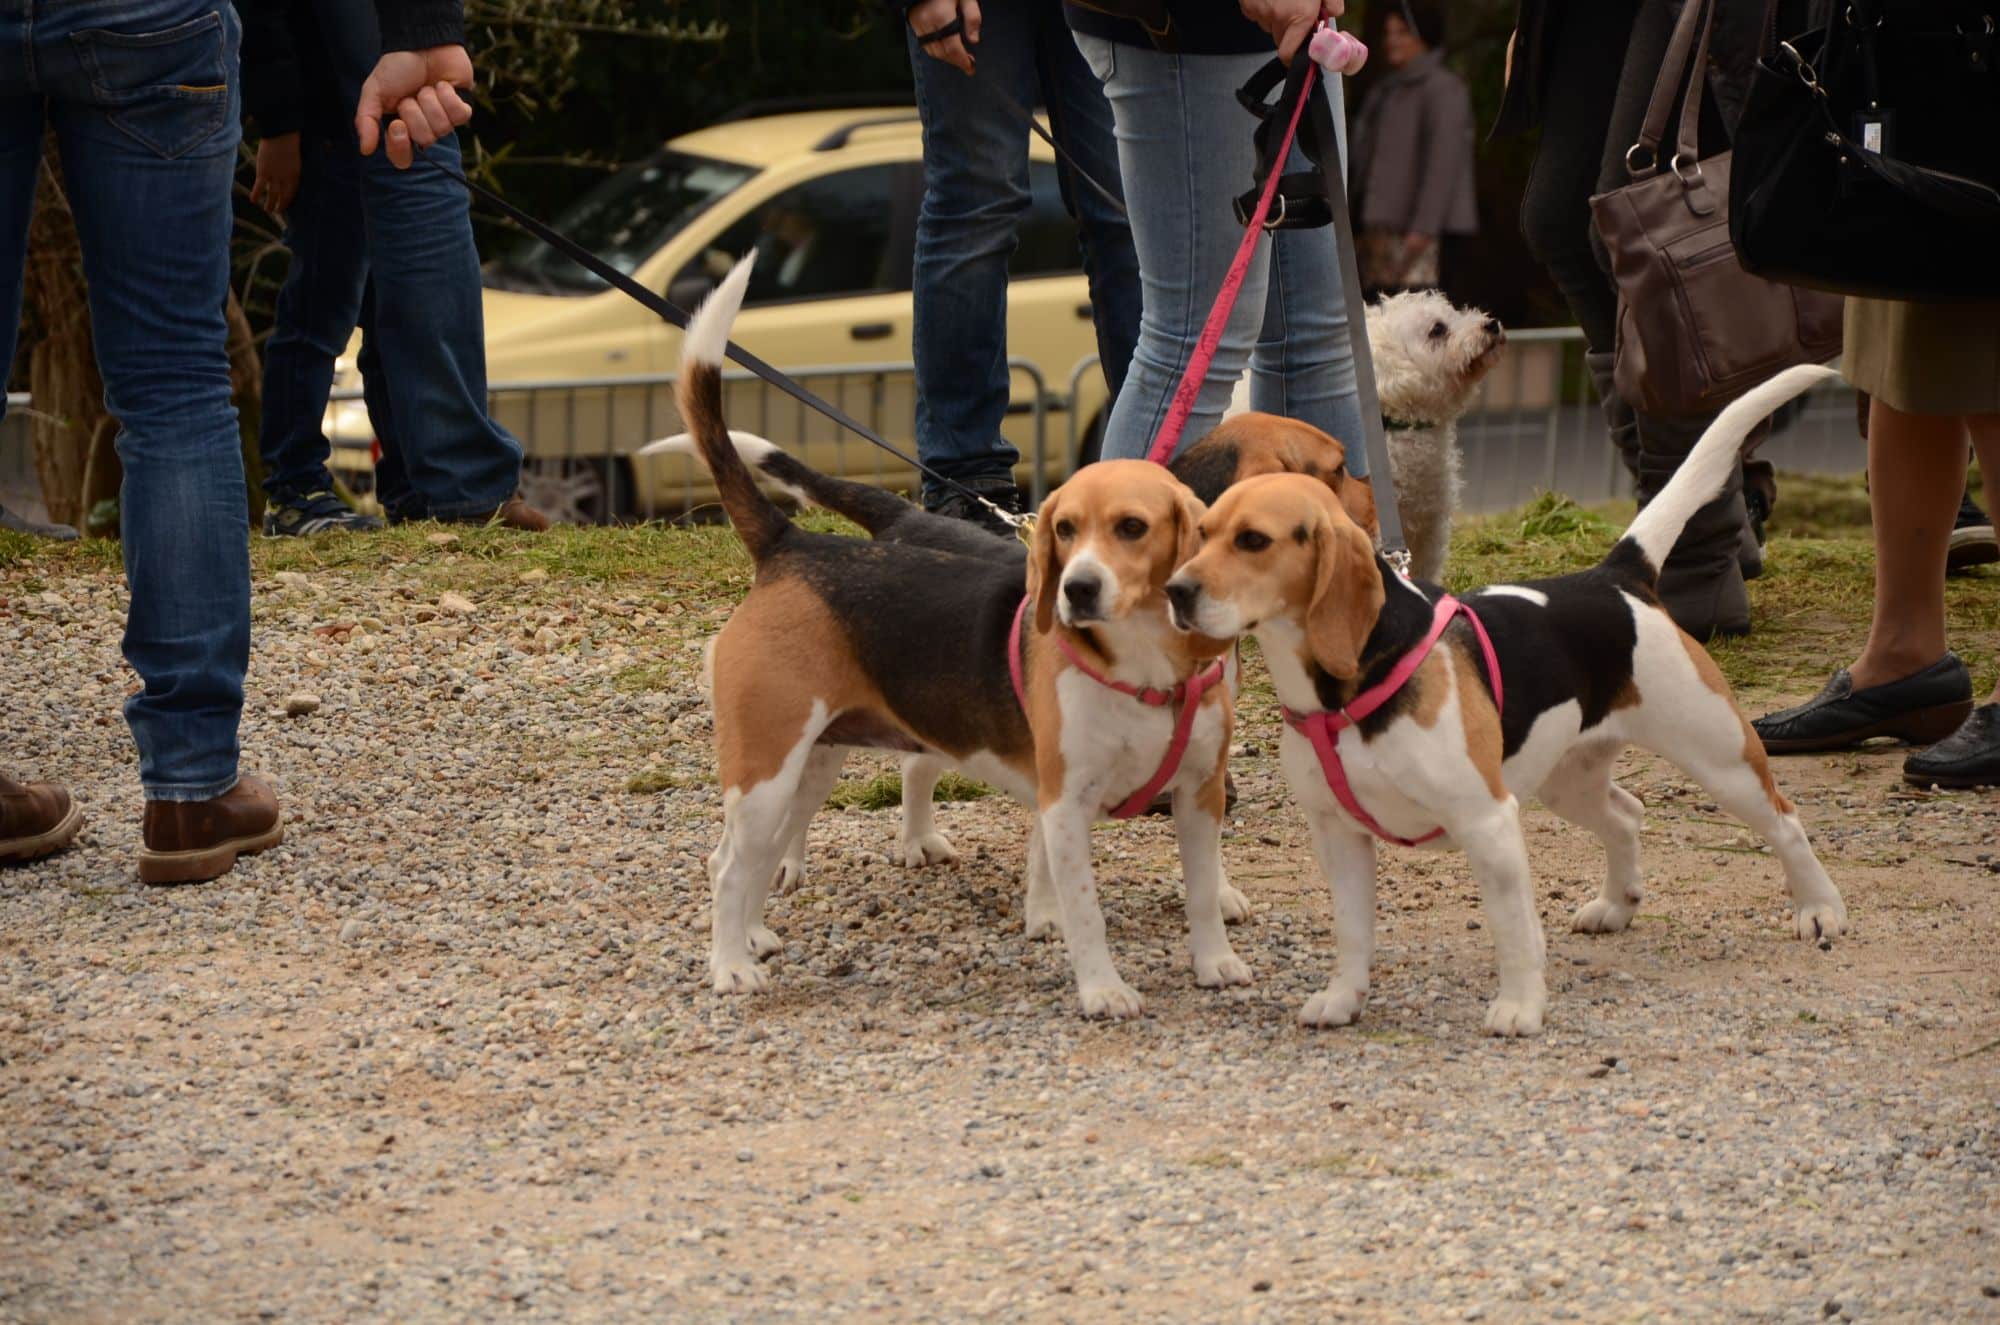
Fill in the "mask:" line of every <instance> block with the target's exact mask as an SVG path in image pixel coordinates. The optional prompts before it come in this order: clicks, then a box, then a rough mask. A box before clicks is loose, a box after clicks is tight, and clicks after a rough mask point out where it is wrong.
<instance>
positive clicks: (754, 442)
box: [633, 428, 816, 506]
mask: <svg viewBox="0 0 2000 1325" xmlns="http://www.w3.org/2000/svg"><path fill="white" fill-rule="evenodd" d="M729 440H730V441H731V442H733V443H735V445H736V454H737V455H740V456H742V457H743V463H744V464H746V465H748V466H750V468H751V469H753V470H755V471H756V472H757V475H758V477H760V478H762V479H763V480H764V481H765V482H766V483H768V484H770V485H771V486H772V487H774V488H776V489H778V491H780V492H782V493H785V494H786V495H787V496H789V497H791V498H792V499H793V500H794V501H796V502H798V503H799V504H800V505H802V506H812V505H815V504H816V503H815V502H814V501H813V498H812V494H811V493H809V492H807V491H806V490H805V489H804V488H801V487H799V486H798V485H797V484H793V483H787V482H785V480H784V479H782V478H780V477H778V476H777V475H776V474H774V473H772V472H771V471H770V470H768V469H766V468H765V467H764V461H765V459H766V458H767V457H769V456H772V455H776V454H779V453H780V448H779V446H778V444H777V443H776V442H773V441H769V440H767V439H766V438H763V437H759V436H758V435H757V434H756V433H754V432H744V431H743V430H742V429H740V428H731V429H730V430H729ZM633 454H634V455H684V456H689V457H691V458H693V459H695V460H699V459H701V447H700V446H699V445H697V444H696V442H695V440H694V434H693V433H691V432H677V433H675V434H674V435H673V436H672V437H662V438H661V439H660V440H659V441H657V442H647V443H646V444H645V445H644V446H642V447H640V448H639V449H638V450H637V451H634V452H633Z"/></svg>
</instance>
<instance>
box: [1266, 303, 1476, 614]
mask: <svg viewBox="0 0 2000 1325" xmlns="http://www.w3.org/2000/svg"><path fill="white" fill-rule="evenodd" d="M1506 343H1507V335H1506V333H1505V332H1504V331H1503V330H1502V329H1501V326H1500V322H1499V319H1497V318H1492V317H1488V316H1487V315H1486V312H1485V310H1483V309H1478V308H1455V307H1453V306H1452V304H1451V301H1450V300H1448V299H1446V298H1445V297H1444V296H1443V295H1442V294H1440V293H1438V292H1437V291H1436V290H1415V291H1411V292H1409V293H1406V294H1392V295H1384V296H1383V297H1382V298H1380V299H1378V300H1376V301H1375V302H1374V303H1373V304H1370V305H1369V306H1368V347H1369V349H1370V350H1371V351H1372V352H1373V355H1374V359H1375V389H1376V392H1377V394H1379V395H1380V397H1381V400H1382V418H1383V422H1384V423H1385V424H1386V425H1387V427H1388V431H1389V465H1390V468H1391V469H1392V470H1393V471H1394V477H1395V483H1396V508H1397V510H1398V511H1399V512H1400V513H1401V515H1402V517H1403V537H1404V540H1405V541H1406V542H1407V543H1408V544H1409V546H1410V574H1411V575H1413V576H1414V577H1416V578H1417V579H1420V580H1432V581H1435V580H1436V579H1437V578H1438V577H1439V576H1440V575H1442V574H1443V573H1444V560H1445V554H1446V552H1447V551H1448V550H1449V549H1450V547H1451V517H1452V513H1453V512H1454V511H1456V510H1457V509H1458V419H1459V416H1460V415H1462V414H1464V413H1465V409H1466V406H1467V405H1469V404H1471V403H1472V393H1473V391H1474V390H1475V389H1477V387H1478V386H1479V383H1480V382H1481V381H1482V380H1484V379H1485V377H1486V374H1487V371H1488V370H1489V369H1491V368H1492V367H1493V365H1494V363H1495V362H1496V361H1498V359H1499V358H1500V351H1501V349H1502V348H1503V347H1504V346H1505V345H1506ZM1249 407H1250V399H1249V378H1248V375H1247V374H1246V375H1245V377H1244V378H1243V379H1242V380H1240V381H1238V382H1237V384H1236V392H1235V394H1234V395H1233V396H1232V397H1231V399H1230V402H1229V411H1228V412H1229V413H1230V414H1238V413H1241V412H1243V411H1244V410H1246V409H1248V408H1249ZM1339 440H1340V441H1342V442H1344V443H1346V444H1348V445H1349V446H1353V447H1358V446H1360V444H1361V439H1360V438H1358V437H1354V438H1348V437H1343V438H1341V439H1339Z"/></svg>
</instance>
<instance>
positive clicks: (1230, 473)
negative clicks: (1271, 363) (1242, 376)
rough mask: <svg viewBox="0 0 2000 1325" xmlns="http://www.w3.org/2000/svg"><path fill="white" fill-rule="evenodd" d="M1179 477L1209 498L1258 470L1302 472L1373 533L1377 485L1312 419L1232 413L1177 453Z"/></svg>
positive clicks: (1258, 472) (1271, 472)
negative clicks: (1355, 470)
mask: <svg viewBox="0 0 2000 1325" xmlns="http://www.w3.org/2000/svg"><path fill="white" fill-rule="evenodd" d="M1173 471H1174V474H1175V476H1176V477H1178V478H1179V479H1180V480H1181V481H1182V482H1184V483H1186V484H1187V485H1188V486H1189V487H1191V488H1193V489H1194V491H1195V495H1196V496H1198V497H1200V498H1201V499H1202V500H1203V501H1205V502H1213V501H1215V500H1216V499H1217V498H1218V497H1220V496H1221V495H1222V494H1223V492H1224V491H1225V490H1226V489H1228V488H1229V487H1230V486H1231V485H1233V484H1236V483H1240V482H1242V481H1243V480H1244V479H1247V478H1255V477H1256V476H1258V475H1259V474H1304V475H1305V476H1306V477H1307V478H1314V479H1318V480H1319V481H1320V482H1322V483H1324V484H1326V486H1327V487H1329V488H1331V489H1333V491H1334V493H1335V494H1336V495H1337V496H1338V497H1339V498H1340V504H1341V505H1342V506H1344V507H1346V508H1347V514H1348V515H1349V516H1350V517H1351V518H1352V519H1353V520H1354V523H1356V524H1358V525H1360V526H1361V527H1362V528H1363V529H1365V530H1367V531H1368V535H1369V537H1371V538H1372V537H1374V536H1375V535H1376V534H1377V533H1378V532H1379V531H1378V528H1377V526H1376V522H1375V489H1374V488H1373V487H1371V486H1370V485H1369V482H1368V480H1367V479H1364V478H1356V477H1355V476H1354V475H1352V474H1350V473H1348V472H1347V448H1346V446H1344V445H1342V444H1341V443H1340V442H1339V441H1338V440H1336V439H1335V438H1334V437H1333V436H1332V435H1330V434H1328V433H1324V432H1321V431H1320V430H1319V429H1318V428H1315V427H1313V426H1312V425H1311V424H1310V423H1303V422H1301V421H1299V420H1298V419H1288V418H1285V417H1284V416H1282V415H1278V414H1264V413H1259V412H1257V411H1254V410H1253V411H1250V412H1247V413H1243V414H1232V415H1230V416H1229V417H1228V418H1226V419H1224V420H1223V421H1222V422H1221V423H1219V424H1217V425H1216V426H1215V427H1214V428H1213V429H1211V430H1210V431H1209V433H1208V434H1207V435H1206V436H1205V437H1203V438H1202V439H1201V440H1200V441H1198V442H1196V443H1195V444H1194V445H1193V446H1191V447H1189V448H1188V449H1187V450H1185V451H1183V452H1182V453H1181V454H1180V455H1179V456H1177V457H1175V459H1174V462H1173Z"/></svg>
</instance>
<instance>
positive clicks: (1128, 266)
mask: <svg viewBox="0 0 2000 1325" xmlns="http://www.w3.org/2000/svg"><path fill="white" fill-rule="evenodd" d="M1037 63H1038V64H1039V66H1040V70H1041V82H1042V94H1043V100H1044V104H1046V105H1047V107H1048V111H1049V131H1050V132H1051V133H1053V134H1054V135H1055V138H1056V141H1057V142H1059V143H1061V144H1062V145H1063V150H1064V151H1066V152H1068V153H1069V154H1070V155H1071V156H1073V157H1075V158H1076V162H1077V164H1078V165H1079V166H1081V167H1082V168H1083V169H1084V170H1086V171H1088V172H1089V174H1090V176H1091V178H1092V179H1095V180H1096V181H1097V182H1098V183H1099V184H1102V185H1103V186H1104V187H1105V188H1107V189H1109V190H1110V191H1111V192H1112V193H1113V194H1116V195H1117V196H1119V197H1120V198H1121V199H1122V198H1123V197H1124V193H1123V189H1122V186H1121V184H1120V183H1119V178H1118V140H1117V136H1116V133H1115V131H1114V129H1113V127H1112V122H1111V103H1110V102H1108V101H1106V100H1105V99H1104V85H1103V84H1101V83H1099V82H1098V81H1097V76H1096V75H1095V74H1093V73H1091V72H1090V66H1089V65H1087V64H1085V63H1084V61H1083V53H1082V52H1081V51H1079V50H1077V48H1076V42H1075V41H1074V40H1073V39H1072V38H1071V37H1070V32H1069V25H1068V24H1067V23H1065V22H1064V21H1063V17H1062V13H1061V11H1060V9H1059V8H1058V7H1057V6H1054V5H1050V6H1048V7H1047V12H1046V13H1045V14H1044V16H1043V18H1042V30H1041V33H1040V36H1039V38H1038V50H1037ZM1056 177H1057V179H1059V180H1060V181H1061V182H1062V198H1063V205H1064V206H1065V207H1067V208H1068V209H1069V213H1070V215H1071V216H1074V217H1075V218H1076V219H1077V238H1078V240H1079V242H1080V244H1081V246H1082V249H1083V271H1084V275H1085V277H1086V278H1087V279H1088V280H1089V282H1090V311H1091V315H1092V318H1093V320H1094V321H1095V322H1096V325H1097V358H1098V362H1099V364H1100V365H1102V367H1103V369H1104V381H1105V384H1106V385H1107V386H1108V387H1110V389H1111V395H1112V398H1113V399H1114V400H1115V399H1116V398H1117V396H1118V389H1119V387H1121V386H1123V385H1124V383H1125V373H1126V370H1127V369H1128V368H1129V367H1130V366H1131V363H1132V349H1133V347H1134V346H1135V345H1137V344H1138V341H1139V254H1138V251H1137V250H1136V249H1134V248H1133V247H1132V227H1131V225H1130V224H1129V223H1128V222H1127V221H1126V219H1125V218H1124V217H1123V216H1120V215H1119V214H1118V213H1117V212H1116V211H1114V210H1112V207H1111V204H1110V203H1108V202H1106V201H1105V200H1104V198H1103V197H1102V196H1101V195H1099V193H1098V192H1097V190H1096V189H1093V188H1092V187H1091V186H1090V185H1088V184H1086V183H1084V182H1083V181H1082V180H1079V179H1073V178H1071V171H1070V168H1069V165H1068V163H1066V162H1063V161H1061V160H1060V159H1058V161H1057V165H1056ZM1049 366H1050V367H1051V368H1052V369H1053V368H1059V367H1065V365H1056V364H1051V365H1049Z"/></svg>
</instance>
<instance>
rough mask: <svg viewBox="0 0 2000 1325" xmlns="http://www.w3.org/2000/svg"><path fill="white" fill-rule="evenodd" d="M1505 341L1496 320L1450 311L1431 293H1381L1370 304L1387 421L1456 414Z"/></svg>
mask: <svg viewBox="0 0 2000 1325" xmlns="http://www.w3.org/2000/svg"><path fill="white" fill-rule="evenodd" d="M1506 344H1507V333H1506V332H1505V331H1504V330H1503V329H1502V328H1501V326H1500V320H1499V319H1498V318H1492V317H1488V316H1487V315H1486V312H1485V310H1484V309H1479V308H1454V307H1452V304H1451V301H1450V300H1448V299H1446V298H1445V297H1444V296H1443V295H1442V294H1439V293H1438V292H1437V291H1436V290H1414V291H1411V292H1409V293H1407V294H1392V295H1385V296H1384V297H1382V298H1381V299H1378V300H1376V301H1375V302H1374V303H1373V304H1370V305H1369V307H1368V345H1369V348H1370V349H1371V350H1373V351H1374V355H1375V389H1376V391H1377V393H1378V394H1379V395H1380V396H1381V397H1382V412H1383V413H1384V414H1386V415H1387V416H1389V417H1390V418H1392V419H1407V420H1408V421H1409V422H1411V423H1449V422H1451V421H1452V420H1454V419H1456V418H1457V417H1458V416H1459V415H1460V414H1463V413H1464V412H1465V407H1466V405H1467V403H1468V402H1470V401H1471V399H1472V392H1473V388H1475V387H1477V386H1478V385H1479V383H1480V381H1481V379H1483V378H1484V377H1485V376H1486V373H1487V370H1488V369H1490V368H1492V367H1493V365H1494V363H1495V362H1497V361H1498V360H1499V358H1500V351H1501V349H1502V348H1504V347H1505V346H1506Z"/></svg>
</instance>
